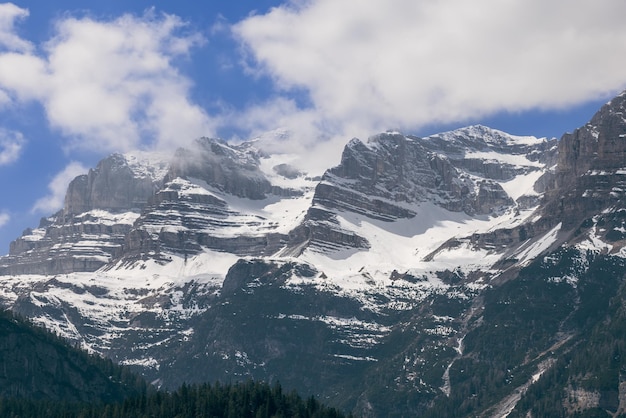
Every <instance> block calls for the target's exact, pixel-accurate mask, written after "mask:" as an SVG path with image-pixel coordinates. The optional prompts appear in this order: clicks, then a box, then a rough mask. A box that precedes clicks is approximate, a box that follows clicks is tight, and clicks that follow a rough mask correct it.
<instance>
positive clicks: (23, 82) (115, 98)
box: [0, 9, 214, 151]
mask: <svg viewBox="0 0 626 418" xmlns="http://www.w3.org/2000/svg"><path fill="white" fill-rule="evenodd" d="M5 14H7V15H9V16H16V17H24V16H26V15H27V12H26V11H24V10H23V9H18V11H17V12H15V11H14V12H13V15H10V13H9V12H7V13H5ZM16 17H14V18H13V19H15V18H16ZM7 22H9V24H6V25H5V27H6V30H5V32H6V33H7V34H9V35H10V34H12V24H10V23H11V22H12V20H10V19H9V20H7ZM8 39H9V41H10V42H11V43H12V45H13V46H14V48H13V50H12V51H8V52H0V88H1V89H3V90H4V91H5V92H8V93H9V94H10V95H12V96H13V98H15V99H16V100H20V101H31V100H34V101H38V102H40V103H42V104H43V106H44V108H45V112H46V115H47V118H48V121H49V123H50V125H51V126H52V127H54V128H56V129H58V130H60V131H61V132H62V133H63V134H64V135H65V137H66V138H70V142H69V143H68V145H69V146H70V147H78V148H83V149H92V150H97V151H113V150H114V151H125V150H129V149H135V148H137V147H141V146H146V145H150V146H156V147H167V146H170V147H173V146H176V145H177V144H179V142H180V141H181V139H185V140H186V139H188V138H194V137H197V136H200V135H208V134H211V133H213V129H214V127H213V124H214V122H213V121H212V120H211V118H210V117H209V116H208V115H207V114H206V112H205V111H204V110H203V109H202V108H200V107H199V106H197V105H196V104H194V103H193V102H192V101H191V100H190V98H189V96H190V89H191V87H192V83H191V82H190V80H189V79H187V78H186V77H184V76H183V75H182V74H181V73H180V72H179V71H178V69H177V67H176V64H175V63H176V60H180V59H186V57H187V56H188V54H189V53H190V51H191V50H192V49H193V48H194V47H196V46H198V45H200V44H202V43H203V42H204V39H203V38H202V37H201V36H200V35H199V34H197V33H194V32H189V31H187V30H186V25H185V23H184V22H183V21H182V20H181V19H180V18H178V17H176V16H172V15H167V14H163V15H156V14H155V13H154V12H153V11H148V12H146V14H144V15H143V16H133V15H123V16H121V17H119V18H117V19H115V20H111V21H98V20H94V19H91V18H74V17H66V18H63V19H61V20H59V21H58V22H57V23H56V29H55V35H54V37H53V38H52V39H50V40H49V41H48V42H47V43H46V44H45V45H43V48H42V53H40V54H37V53H35V52H33V50H32V49H31V48H27V47H26V46H27V45H29V44H28V42H26V41H22V42H21V43H20V42H19V41H20V39H19V38H15V36H13V37H8ZM9 41H5V43H8V42H9ZM19 45H23V47H22V48H18V46H19ZM5 102H6V100H5Z"/></svg>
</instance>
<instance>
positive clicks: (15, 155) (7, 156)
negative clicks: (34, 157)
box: [0, 128, 25, 166]
mask: <svg viewBox="0 0 626 418" xmlns="http://www.w3.org/2000/svg"><path fill="white" fill-rule="evenodd" d="M24 143H25V140H24V136H23V135H22V134H21V133H20V132H17V131H11V130H8V129H3V128H0V166H3V165H7V164H10V163H13V162H15V161H17V160H18V159H19V157H20V154H21V152H22V148H23V146H24Z"/></svg>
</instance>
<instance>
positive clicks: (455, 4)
mask: <svg viewBox="0 0 626 418" xmlns="http://www.w3.org/2000/svg"><path fill="white" fill-rule="evenodd" d="M623 16H626V2H624V1H623V0H554V1H551V2H550V3H546V2H542V1H540V0H507V1H502V0H475V1H473V2H467V1H466V0H422V1H415V0H306V1H305V0H293V1H254V2H252V1H225V0H223V1H221V0H219V1H218V0H216V1H210V2H191V1H179V2H171V1H144V0H141V1H139V0H135V1H133V2H122V1H91V2H85V1H77V0H65V1H63V0H60V1H54V2H51V1H47V0H46V1H43V0H42V1H38V0H30V1H15V2H14V3H0V187H1V189H2V190H3V193H2V196H3V197H2V198H1V199H0V253H6V252H7V251H8V246H9V242H10V241H11V240H13V239H15V238H16V237H17V236H19V235H20V234H21V232H22V230H23V229H25V228H26V227H36V226H37V225H38V223H39V219H40V218H41V217H43V216H48V215H50V214H52V213H54V212H55V211H56V210H58V209H60V208H61V206H62V197H63V192H64V190H65V187H66V186H67V183H68V182H69V181H70V180H71V178H73V176H75V175H78V174H81V173H84V172H86V171H87V170H88V168H89V167H93V166H94V165H95V164H96V163H97V161H98V160H100V159H101V158H103V157H104V156H106V155H108V154H110V153H112V152H124V151H129V150H132V149H138V148H141V149H159V150H173V149H175V148H176V147H177V146H180V145H184V143H185V142H187V141H190V140H192V139H193V138H195V137H198V136H201V135H205V136H218V137H221V138H225V139H227V140H232V141H237V140H242V139H248V138H252V137H254V136H256V135H259V134H261V133H263V132H266V131H269V130H273V129H277V128H284V129H288V130H289V131H290V132H291V137H290V139H289V140H286V141H285V142H284V143H280V144H278V146H279V147H283V148H284V149H285V150H290V151H298V152H304V151H306V154H307V155H308V158H307V162H309V163H311V161H319V162H320V164H321V163H327V162H328V161H338V158H339V153H340V150H341V147H342V145H343V144H344V143H345V142H346V141H347V140H349V139H350V138H351V137H354V136H357V137H361V138H363V137H367V136H368V135H371V134H374V133H376V132H379V131H383V130H386V129H400V130H402V131H403V132H405V133H410V134H416V135H427V134H431V133H435V132H439V131H442V130H447V129H452V128H455V127H460V126H464V125H468V124H475V123H481V124H485V125H488V126H491V127H494V128H498V129H502V130H504V131H507V132H510V133H514V134H524V135H536V136H547V137H560V136H561V134H563V133H564V132H567V131H572V130H573V129H575V128H576V127H578V126H581V125H582V124H584V123H585V122H586V121H588V120H589V118H590V117H591V116H592V115H593V113H594V112H595V111H596V110H597V109H598V108H599V106H601V105H602V104H603V103H605V102H606V101H607V100H609V99H610V98H611V97H612V96H614V95H615V94H617V93H618V92H620V91H621V90H623V89H624V88H626V71H624V68H626V25H623V22H622V20H623ZM311 156H313V158H311Z"/></svg>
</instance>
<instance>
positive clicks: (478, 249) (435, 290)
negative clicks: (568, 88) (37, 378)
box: [0, 92, 626, 416]
mask: <svg viewBox="0 0 626 418" xmlns="http://www.w3.org/2000/svg"><path fill="white" fill-rule="evenodd" d="M529 129H532V127H529ZM284 135H288V133H286V132H283V131H276V132H274V133H269V134H267V135H265V136H261V137H259V138H257V139H255V140H252V141H249V142H243V143H240V144H236V145H234V144H228V143H226V142H223V141H220V140H216V139H211V138H200V139H198V140H196V141H195V142H194V143H193V144H192V145H191V146H189V147H186V148H181V149H179V150H178V151H176V153H175V154H174V155H166V154H157V153H148V152H134V153H128V154H114V155H111V156H109V157H107V158H105V159H103V160H102V161H101V162H100V163H99V164H98V165H97V166H96V167H95V168H93V169H91V170H90V171H89V173H88V174H86V175H82V176H79V177H77V178H75V179H74V180H73V181H72V182H71V183H70V185H69V187H68V190H67V193H66V197H65V203H64V207H63V209H61V210H60V211H59V212H57V213H55V214H53V215H51V216H49V217H47V218H45V219H42V220H41V223H40V225H39V226H38V227H37V228H32V229H27V230H25V231H24V233H23V234H22V236H21V237H19V238H17V239H16V240H15V241H13V242H12V243H11V247H10V252H9V254H8V255H6V256H4V257H1V258H0V303H1V304H2V306H4V307H6V308H9V309H11V310H13V311H15V312H17V313H19V314H20V315H22V316H25V317H27V318H30V319H31V320H32V321H34V322H35V323H39V324H42V325H45V326H46V328H48V329H51V330H54V331H55V332H57V333H58V334H59V335H61V336H62V337H64V338H67V339H69V340H70V341H74V342H75V343H77V344H79V345H80V346H81V347H83V348H84V349H86V350H89V351H90V352H93V353H98V354H101V355H104V356H106V357H109V358H111V359H113V360H114V361H116V362H119V363H121V364H124V365H130V366H132V367H134V368H136V370H137V371H139V372H140V373H142V374H143V375H144V376H145V377H146V378H148V379H149V381H151V382H153V383H154V384H155V385H157V386H160V387H163V388H176V387H178V386H180V385H181V384H182V383H183V382H187V383H193V382H205V381H215V380H220V381H226V382H230V381H237V380H245V379H247V378H249V377H252V378H255V379H262V380H266V381H270V382H272V381H280V382H281V383H282V384H283V385H284V386H285V387H290V388H294V389H297V390H298V391H299V392H300V393H302V394H304V395H307V394H312V395H315V396H318V397H320V398H322V399H323V400H324V402H326V403H328V404H330V405H333V406H337V407H340V408H342V409H344V410H346V411H352V412H354V413H355V414H357V415H359V416H415V415H418V414H421V415H425V416H429V414H430V415H431V416H573V415H575V414H580V415H581V416H618V415H619V414H621V413H625V412H626V362H625V360H624V359H625V358H626V357H625V356H626V352H624V350H626V322H624V312H626V306H624V297H622V296H623V295H625V294H626V289H625V288H624V279H625V275H626V202H625V199H624V198H625V196H626V92H625V93H622V94H620V95H619V96H617V97H615V98H614V99H613V100H611V101H610V102H609V103H607V104H606V105H605V106H603V107H602V108H601V109H599V111H598V112H597V113H596V115H594V116H593V117H592V119H591V120H590V121H589V122H588V123H587V124H585V125H584V126H582V127H580V128H578V129H576V130H575V131H574V132H572V133H567V134H564V135H563V136H562V138H560V139H558V140H557V139H547V138H535V137H532V136H515V135H510V134H507V133H505V132H502V131H498V130H495V129H491V128H488V127H485V126H470V127H466V128H462V129H458V130H455V131H450V132H445V133H441V134H437V135H433V136H430V137H426V138H420V137H416V136H411V135H405V134H402V133H400V132H395V131H388V132H384V133H380V134H377V135H374V136H372V137H370V138H369V139H368V140H367V141H362V140H360V139H357V138H354V139H352V140H350V141H349V142H348V143H347V144H346V146H345V148H344V150H343V153H342V156H341V161H340V163H339V164H338V165H337V166H334V167H328V169H327V170H326V171H325V172H324V173H323V175H321V176H319V175H316V173H307V172H305V171H303V169H302V168H300V167H298V166H297V165H296V164H295V163H294V161H296V159H295V156H294V155H291V154H288V153H280V152H275V151H272V152H270V151H268V150H269V149H270V147H268V146H267V143H266V142H267V141H268V140H270V139H271V140H272V141H275V140H276V139H277V137H280V136H284ZM272 149H274V148H272ZM585 359H587V360H585ZM548 399H549V400H550V402H547V401H546V400H548ZM584 414H587V415H584ZM589 414H592V415H589ZM593 414H596V415H593ZM602 414H606V415H602Z"/></svg>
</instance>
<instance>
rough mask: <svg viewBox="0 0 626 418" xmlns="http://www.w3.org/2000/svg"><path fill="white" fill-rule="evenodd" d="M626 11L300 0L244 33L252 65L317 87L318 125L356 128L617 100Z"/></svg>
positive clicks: (285, 87) (484, 1)
mask: <svg viewBox="0 0 626 418" xmlns="http://www.w3.org/2000/svg"><path fill="white" fill-rule="evenodd" d="M624 16H626V2H624V1H623V0H593V1H592V0H575V1H573V0H554V1H551V2H545V1H542V0H507V1H502V0H475V1H471V2H469V1H466V0H447V1H438V0H424V1H414V0H368V1H367V2H363V1H362V0H342V1H337V0H310V1H304V2H302V1H295V0H294V1H292V2H290V3H288V4H286V5H283V6H281V7H278V8H274V9H272V10H270V11H269V12H268V13H267V14H264V15H254V16H250V17H248V18H247V19H245V20H243V21H242V22H240V23H239V24H237V25H235V26H234V28H233V31H234V33H235V35H236V36H237V37H238V38H239V39H240V40H241V42H242V43H243V44H244V45H245V46H246V47H247V50H248V52H249V54H250V56H251V57H252V60H251V61H250V62H249V63H248V65H249V66H250V67H251V68H253V69H256V71H258V72H259V73H261V74H268V75H270V76H271V77H272V78H273V80H274V81H275V83H276V85H277V86H278V87H279V88H280V89H281V90H282V91H283V94H286V95H289V94H291V93H290V92H291V91H292V89H304V90H305V91H306V92H308V94H309V96H310V97H309V98H310V101H311V106H310V107H308V108H305V109H304V111H305V112H306V113H311V112H313V113H315V118H314V119H316V120H317V122H316V123H317V126H318V127H319V126H323V127H324V128H325V129H330V130H331V131H332V130H335V132H337V133H342V132H343V133H350V132H351V129H353V127H360V128H361V129H365V130H369V131H370V132H372V131H374V130H384V129H387V128H400V129H412V128H416V127H419V126H422V125H424V124H428V123H433V122H454V121H463V120H468V119H470V118H478V117H481V116H483V115H487V114H493V113H495V112H499V111H523V110H528V109H533V108H544V109H546V108H563V107H567V106H572V105H575V104H579V103H581V102H584V101H587V100H592V99H598V98H601V97H608V95H611V94H613V93H615V92H617V91H618V90H619V89H621V88H624V87H626V72H624V68H626V25H624V22H623V19H624ZM263 108H264V106H260V107H259V110H260V111H263ZM274 110H275V108H274V109H273V110H272V111H274ZM283 110H284V112H285V113H284V116H283V118H290V117H292V116H293V115H294V114H297V113H300V112H301V111H302V109H298V108H284V109H283ZM256 112H257V113H258V111H256ZM270 114H271V113H270Z"/></svg>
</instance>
